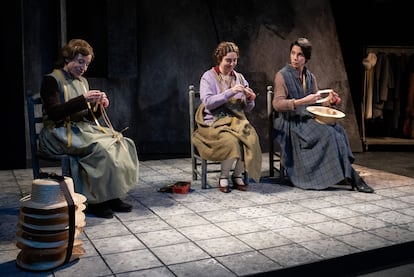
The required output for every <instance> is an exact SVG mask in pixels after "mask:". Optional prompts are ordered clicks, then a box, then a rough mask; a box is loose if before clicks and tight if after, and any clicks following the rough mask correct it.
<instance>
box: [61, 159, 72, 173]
mask: <svg viewBox="0 0 414 277" xmlns="http://www.w3.org/2000/svg"><path fill="white" fill-rule="evenodd" d="M61 163H62V176H71V174H70V160H69V157H64V158H62V160H61Z"/></svg>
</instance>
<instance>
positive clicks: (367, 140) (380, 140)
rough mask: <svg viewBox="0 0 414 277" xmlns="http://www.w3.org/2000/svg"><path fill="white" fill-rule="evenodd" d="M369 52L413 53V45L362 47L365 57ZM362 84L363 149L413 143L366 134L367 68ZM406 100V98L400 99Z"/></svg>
mask: <svg viewBox="0 0 414 277" xmlns="http://www.w3.org/2000/svg"><path fill="white" fill-rule="evenodd" d="M369 53H374V54H379V53H384V54H396V55H413V54H414V46H410V45H404V46H401V45H400V46H398V45H367V46H366V47H365V49H364V57H363V59H365V58H366V57H367V55H368V54H369ZM364 71H365V72H364V85H363V92H364V93H363V99H362V101H361V108H362V109H361V111H362V112H361V129H362V142H363V145H364V149H365V151H367V150H368V146H369V145H414V139H408V138H404V137H394V136H372V135H371V136H369V134H366V123H367V117H366V113H365V112H366V110H365V109H366V102H365V101H366V89H367V87H366V85H367V84H366V80H367V79H366V78H367V70H365V69H364ZM402 101H406V99H402Z"/></svg>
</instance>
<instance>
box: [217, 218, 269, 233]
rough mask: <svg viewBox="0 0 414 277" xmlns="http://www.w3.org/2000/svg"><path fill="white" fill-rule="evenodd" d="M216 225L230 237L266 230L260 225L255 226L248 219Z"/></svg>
mask: <svg viewBox="0 0 414 277" xmlns="http://www.w3.org/2000/svg"><path fill="white" fill-rule="evenodd" d="M216 225H217V226H218V227H220V228H221V229H223V230H224V231H226V232H228V233H230V234H232V235H240V234H246V233H254V232H260V231H264V230H266V229H267V228H266V227H264V226H262V225H258V224H256V223H255V222H254V221H252V220H250V219H239V220H235V221H227V222H219V223H216Z"/></svg>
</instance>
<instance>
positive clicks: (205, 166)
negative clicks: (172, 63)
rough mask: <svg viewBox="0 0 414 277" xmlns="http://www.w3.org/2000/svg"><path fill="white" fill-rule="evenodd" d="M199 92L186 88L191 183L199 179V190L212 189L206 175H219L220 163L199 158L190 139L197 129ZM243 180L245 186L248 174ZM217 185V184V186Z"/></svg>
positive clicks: (192, 86) (193, 88)
mask: <svg viewBox="0 0 414 277" xmlns="http://www.w3.org/2000/svg"><path fill="white" fill-rule="evenodd" d="M200 103H201V100H200V92H199V91H196V90H195V87H194V85H190V86H189V87H188V104H189V109H188V111H189V118H190V148H191V165H192V174H193V181H194V180H197V179H198V177H200V178H201V188H202V189H207V188H212V187H213V186H211V185H209V184H208V182H207V174H208V173H216V174H218V173H220V162H219V161H208V160H205V159H203V158H201V156H200V154H199V153H198V151H197V148H196V147H195V146H194V144H193V141H192V140H191V137H192V135H193V132H194V131H195V130H196V128H197V124H196V122H195V117H194V116H195V113H196V111H197V108H198V106H199V105H200ZM243 179H244V182H245V184H248V180H249V177H248V174H247V172H244V174H243ZM217 185H218V184H217Z"/></svg>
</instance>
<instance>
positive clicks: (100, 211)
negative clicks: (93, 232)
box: [86, 202, 114, 218]
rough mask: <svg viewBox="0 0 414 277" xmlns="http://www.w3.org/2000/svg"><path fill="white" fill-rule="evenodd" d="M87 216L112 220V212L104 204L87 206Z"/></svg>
mask: <svg viewBox="0 0 414 277" xmlns="http://www.w3.org/2000/svg"><path fill="white" fill-rule="evenodd" d="M86 212H87V213H88V214H92V215H94V216H96V217H101V218H113V217H114V212H113V211H112V210H111V208H110V207H109V206H108V204H107V203H106V202H103V203H98V204H88V208H87V210H86Z"/></svg>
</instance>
